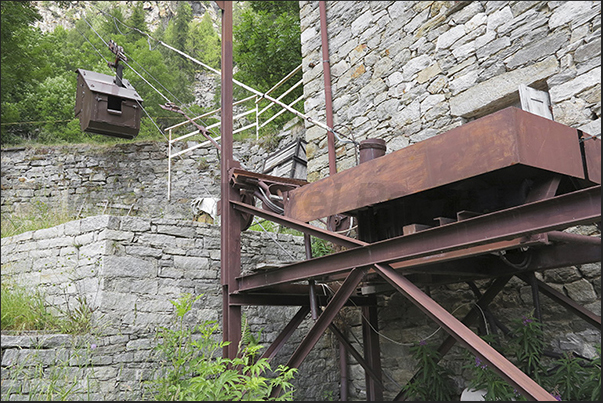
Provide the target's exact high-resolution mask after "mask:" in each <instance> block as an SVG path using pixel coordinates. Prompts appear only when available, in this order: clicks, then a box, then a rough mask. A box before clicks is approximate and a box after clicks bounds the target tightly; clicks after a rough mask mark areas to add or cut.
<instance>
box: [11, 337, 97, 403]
mask: <svg viewBox="0 0 603 403" xmlns="http://www.w3.org/2000/svg"><path fill="white" fill-rule="evenodd" d="M95 348H96V345H95V344H90V343H87V344H86V345H85V347H81V346H80V347H77V346H64V348H62V349H57V350H45V349H43V348H42V347H41V346H37V347H33V348H30V349H27V350H21V351H20V352H19V356H18V357H19V358H18V360H17V359H13V362H11V363H10V365H8V366H7V367H6V368H2V371H3V372H5V371H6V373H5V374H3V380H2V400H3V401H4V400H7V401H8V400H14V396H20V397H24V396H25V397H27V398H28V399H29V400H30V401H56V400H61V401H64V400H80V401H81V400H86V401H96V400H98V399H99V396H98V394H97V393H96V394H95V393H94V392H93V391H96V390H98V381H97V380H96V374H95V371H94V367H93V366H92V365H91V360H90V357H91V354H92V353H91V352H92V350H94V349H95ZM49 351H52V352H53V355H52V356H50V355H49V354H48V352H49Z"/></svg>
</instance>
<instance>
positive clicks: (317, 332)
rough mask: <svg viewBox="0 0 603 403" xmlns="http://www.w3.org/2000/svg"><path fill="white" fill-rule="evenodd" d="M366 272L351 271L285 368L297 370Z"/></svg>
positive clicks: (364, 270) (360, 270) (365, 269)
mask: <svg viewBox="0 0 603 403" xmlns="http://www.w3.org/2000/svg"><path fill="white" fill-rule="evenodd" d="M367 271H368V268H356V269H354V270H352V272H351V273H350V274H349V275H348V277H347V278H346V279H345V281H344V282H343V284H342V285H341V287H340V288H339V290H337V292H336V293H335V295H333V298H332V299H331V301H330V302H329V304H328V305H327V306H326V308H325V310H324V311H323V313H322V314H321V315H320V316H319V317H318V319H317V320H316V323H314V326H313V327H312V329H310V331H309V332H308V334H307V335H306V337H305V338H304V340H303V341H302V342H301V343H300V345H299V346H298V347H297V349H296V350H295V352H294V353H293V355H292V356H291V358H290V359H289V361H288V362H287V366H288V367H289V368H299V366H300V365H301V363H302V362H303V361H304V359H305V358H306V357H307V355H308V353H309V352H310V351H311V350H312V348H313V347H314V345H316V343H317V342H318V340H319V339H320V337H321V336H322V335H323V333H324V332H325V330H327V328H328V327H329V325H330V324H331V322H333V319H334V318H335V316H336V315H337V313H338V312H339V310H340V309H341V308H342V307H343V306H344V304H345V302H346V300H347V299H348V298H349V297H350V296H351V295H352V293H353V292H354V291H355V290H356V286H357V285H358V283H360V281H361V280H362V277H364V275H365V274H366V272H367Z"/></svg>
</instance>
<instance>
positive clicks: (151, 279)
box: [2, 215, 338, 400]
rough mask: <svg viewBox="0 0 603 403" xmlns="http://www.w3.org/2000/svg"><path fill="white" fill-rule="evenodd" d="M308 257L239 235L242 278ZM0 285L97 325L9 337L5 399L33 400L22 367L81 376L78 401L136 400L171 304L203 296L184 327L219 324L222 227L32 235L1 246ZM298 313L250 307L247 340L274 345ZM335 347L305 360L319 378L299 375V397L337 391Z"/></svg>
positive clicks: (71, 227)
mask: <svg viewBox="0 0 603 403" xmlns="http://www.w3.org/2000/svg"><path fill="white" fill-rule="evenodd" d="M273 237H275V239H276V242H278V245H277V243H276V242H275V240H274V239H273ZM303 256H305V248H304V244H303V237H297V236H292V235H288V234H278V235H277V234H267V233H264V232H256V231H247V232H245V233H244V234H243V236H242V265H243V270H244V271H249V270H254V269H255V268H256V267H257V266H258V264H260V263H274V262H284V261H291V260H297V259H301V258H302V257H303ZM2 281H3V284H4V283H5V282H6V283H8V284H10V283H11V282H15V283H18V284H21V285H26V286H27V287H29V288H30V289H31V290H39V291H40V292H42V293H43V295H44V296H45V300H46V302H47V303H48V305H49V306H50V307H52V309H56V310H58V311H60V312H67V311H69V310H70V311H71V312H75V311H76V310H77V309H79V308H81V307H82V306H87V307H89V308H90V309H91V310H92V317H93V332H92V333H91V334H88V335H86V336H79V337H71V336H68V335H42V334H35V333H33V334H24V335H9V334H3V335H2V380H3V381H2V395H3V399H4V398H5V397H7V398H10V399H11V400H13V399H16V398H18V396H17V395H18V394H19V393H17V390H18V389H15V388H18V387H23V388H25V389H21V393H22V394H24V395H25V397H26V396H27V395H28V394H30V393H31V394H33V393H34V389H31V388H33V386H32V385H30V384H29V383H27V382H25V383H23V382H21V381H19V380H18V379H19V378H18V377H17V379H13V378H12V375H15V372H16V368H18V367H19V366H21V365H24V366H25V367H28V366H31V367H32V368H35V366H36V365H39V366H41V367H42V368H43V369H44V370H45V371H46V372H47V373H48V372H49V371H58V370H62V371H65V373H63V374H62V376H64V377H65V379H72V378H73V377H74V376H77V377H78V379H79V381H80V382H84V381H90V382H91V383H90V385H91V386H90V387H88V386H86V387H85V388H83V389H82V391H81V393H80V394H78V395H77V396H80V397H81V398H82V400H88V398H89V397H91V398H92V400H140V397H141V396H142V391H143V388H144V386H143V381H146V380H149V379H152V377H153V376H154V375H155V374H156V371H157V370H158V369H159V368H160V367H161V362H160V361H159V359H158V358H156V356H154V355H153V353H154V350H153V347H154V346H156V345H157V338H156V336H157V330H158V329H159V328H160V327H162V326H166V327H169V326H171V325H172V324H173V323H174V319H175V318H176V316H175V310H174V306H173V305H172V304H171V303H170V300H176V299H178V298H179V297H180V296H182V295H183V294H185V293H190V294H192V295H203V296H202V297H201V299H199V300H198V301H197V302H196V303H195V304H194V305H193V309H192V310H191V312H189V314H187V316H186V323H188V324H192V325H198V324H200V323H203V322H204V321H206V320H216V321H218V323H221V312H222V296H221V286H220V227H219V226H217V225H210V224H204V223H198V222H193V221H190V220H173V219H159V218H158V219H149V218H143V217H127V216H122V217H118V216H111V215H102V216H94V217H87V218H84V219H82V220H76V221H71V222H69V223H66V224H62V225H59V226H56V227H52V228H48V229H43V230H37V231H31V232H26V233H23V234H20V235H17V236H14V237H9V238H2ZM296 310H297V308H295V307H276V308H273V307H267V308H263V307H245V308H244V309H243V313H244V315H245V316H246V317H247V318H248V323H249V326H250V330H251V332H252V333H253V334H257V333H258V332H261V339H260V343H261V344H263V345H264V346H268V345H269V343H271V342H272V341H273V340H274V339H275V338H276V336H277V335H278V333H279V332H280V330H281V328H282V327H284V326H285V325H286V324H287V322H288V321H289V320H290V318H291V317H293V315H294V314H295V312H296ZM309 322H311V319H309V318H308V319H307V321H306V322H305V323H304V324H302V326H301V327H300V328H299V329H298V330H297V331H296V334H295V335H294V336H293V339H292V341H290V342H289V344H288V345H287V346H286V348H284V349H283V351H282V352H281V353H280V354H279V355H278V356H277V357H275V359H274V361H273V363H272V367H273V368H276V366H277V365H278V364H284V363H285V362H286V359H287V357H288V355H290V354H291V353H292V349H293V348H294V347H295V345H296V343H299V340H300V337H302V335H304V334H305V333H306V332H307V330H308V327H309V326H310V325H311V323H309ZM217 336H218V337H221V336H220V332H218V333H217ZM333 344H334V343H333V340H331V338H330V337H323V338H322V339H321V341H320V343H319V344H318V345H317V347H316V349H315V350H314V352H313V353H312V355H311V356H309V357H308V359H307V361H308V364H307V365H309V366H311V368H312V369H314V370H313V371H305V372H302V373H300V376H298V377H296V379H295V384H296V386H297V388H298V392H297V393H296V396H297V398H298V399H301V400H320V399H321V396H322V393H323V391H325V390H333V389H334V388H336V387H337V381H338V378H337V360H336V356H335V353H334V350H333ZM82 360H83V361H82ZM60 362H63V363H65V362H68V363H69V364H68V365H63V366H61V365H59V363H60ZM15 376H16V375H15ZM34 379H35V377H34ZM80 386H81V385H80ZM11 388H12V389H11ZM87 393H91V395H90V396H87V395H86V394H87ZM21 397H23V396H21ZM29 397H30V398H32V396H31V395H30V396H29ZM71 397H74V396H73V395H72V396H71Z"/></svg>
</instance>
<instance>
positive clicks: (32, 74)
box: [0, 1, 46, 144]
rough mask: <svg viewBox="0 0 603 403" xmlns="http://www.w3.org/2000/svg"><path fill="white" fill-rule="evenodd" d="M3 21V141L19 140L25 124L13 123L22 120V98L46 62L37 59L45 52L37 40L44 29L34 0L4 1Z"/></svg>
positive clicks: (1, 29) (1, 4)
mask: <svg viewBox="0 0 603 403" xmlns="http://www.w3.org/2000/svg"><path fill="white" fill-rule="evenodd" d="M0 8H1V10H2V24H1V25H0V35H1V40H2V47H1V55H2V56H1V58H2V63H1V65H2V96H1V101H2V112H1V114H2V123H3V125H2V135H1V142H2V144H5V143H13V142H16V141H17V139H18V138H19V136H20V135H23V133H24V128H23V127H22V126H20V125H12V123H16V122H19V121H21V120H22V114H21V110H20V108H19V102H20V101H21V100H22V99H23V98H24V96H26V94H28V93H29V92H30V91H31V85H30V83H31V81H32V80H35V79H36V78H38V77H40V74H42V72H41V69H40V67H41V66H42V67H43V66H44V65H45V64H46V60H44V61H43V62H41V63H37V62H35V60H36V59H37V58H39V57H43V56H44V55H43V54H42V55H41V54H39V53H38V48H37V46H36V42H37V40H38V38H39V36H40V31H39V30H38V29H36V28H34V27H33V25H32V24H33V23H34V22H35V21H37V20H39V19H40V18H41V17H40V14H39V13H38V12H37V10H36V8H35V6H34V5H33V4H32V2H30V1H3V2H1V3H0Z"/></svg>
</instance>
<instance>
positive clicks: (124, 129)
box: [75, 69, 142, 140]
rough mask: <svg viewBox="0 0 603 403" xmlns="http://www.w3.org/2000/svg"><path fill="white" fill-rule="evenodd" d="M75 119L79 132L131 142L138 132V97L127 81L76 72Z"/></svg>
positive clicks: (139, 114) (81, 70) (79, 70)
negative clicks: (78, 121) (78, 125)
mask: <svg viewBox="0 0 603 403" xmlns="http://www.w3.org/2000/svg"><path fill="white" fill-rule="evenodd" d="M76 73H77V94H76V98H75V117H79V119H80V127H81V129H82V131H85V132H89V133H96V134H103V135H105V136H111V137H119V138H124V139H128V140H131V139H133V138H134V137H136V136H137V135H138V132H139V131H140V118H141V113H142V98H141V97H140V95H138V93H137V92H136V90H135V89H134V87H133V86H132V85H131V84H130V83H129V81H128V80H126V79H122V80H121V82H122V85H121V86H120V85H118V84H117V83H116V77H115V76H110V75H107V74H102V73H96V72H94V71H88V70H83V69H77V70H76Z"/></svg>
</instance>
